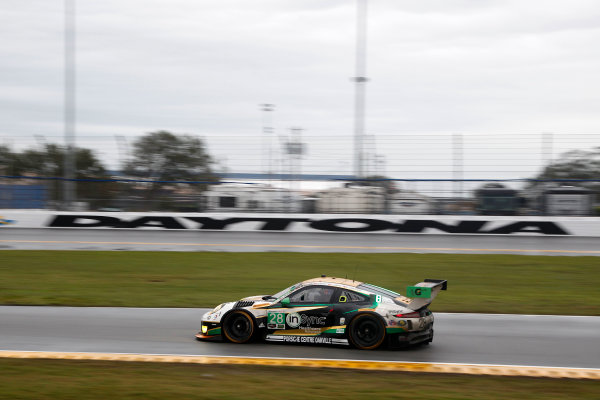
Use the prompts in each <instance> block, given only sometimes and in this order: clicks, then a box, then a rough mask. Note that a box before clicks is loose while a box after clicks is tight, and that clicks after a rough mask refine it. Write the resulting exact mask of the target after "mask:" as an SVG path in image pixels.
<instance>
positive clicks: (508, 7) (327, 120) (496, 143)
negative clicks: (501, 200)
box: [0, 0, 600, 178]
mask: <svg viewBox="0 0 600 400" xmlns="http://www.w3.org/2000/svg"><path fill="white" fill-rule="evenodd" d="M63 6H64V4H63V1H48V0H29V1H23V0H4V1H3V2H1V3H0V37H1V38H2V40H1V41H0V60H1V61H0V106H1V108H0V109H1V111H0V112H1V114H2V118H1V119H0V143H4V144H9V145H12V146H13V147H15V148H23V147H26V146H31V145H35V144H36V139H35V135H41V136H43V137H45V139H46V140H47V141H49V142H62V134H63V123H62V118H63V117H62V104H63V86H62V85H63V11H64V9H63ZM355 12H356V3H355V1H350V0H345V1H344V0H318V1H317V0H294V1H292V0H220V1H206V0H195V1H191V0H170V1H155V0H118V1H117V0H104V1H101V2H99V1H92V0H77V19H78V22H77V75H78V78H77V79H78V86H77V113H78V125H77V136H78V139H77V142H78V144H79V145H80V146H83V147H90V148H94V149H95V150H96V151H97V152H98V154H99V155H100V157H101V158H102V159H103V160H104V161H105V162H106V163H108V165H109V167H113V168H115V167H117V162H118V159H119V157H118V154H119V153H118V149H117V143H116V140H115V135H122V136H125V137H126V140H127V141H128V142H129V143H131V142H132V141H133V140H134V138H135V137H136V136H139V135H142V134H144V133H146V132H150V131H155V130H159V129H165V130H171V131H173V132H175V133H190V134H195V135H200V136H202V137H204V138H206V140H207V142H208V147H209V151H210V152H211V153H212V154H213V155H214V156H215V157H216V158H217V159H219V160H221V161H222V163H223V164H224V165H226V166H227V168H228V170H229V171H235V172H238V171H240V172H246V171H262V170H264V169H265V168H266V164H267V161H265V160H261V156H262V155H263V154H265V150H264V142H265V141H264V139H262V138H261V124H262V116H261V113H260V112H259V107H258V104H260V103H274V104H276V111H275V112H273V113H272V117H273V126H274V128H275V137H274V138H272V140H271V147H272V163H273V165H280V164H281V161H280V159H281V156H280V150H279V149H280V147H279V142H280V139H279V137H280V136H283V135H288V134H289V128H290V127H294V126H299V127H302V128H304V129H305V131H304V133H303V134H304V138H305V140H306V142H307V143H308V150H309V153H308V154H307V156H306V157H305V159H304V161H303V169H304V170H305V171H310V172H323V173H351V172H352V132H353V85H352V83H351V82H350V77H352V76H354V56H355V54H354V51H355V48H354V46H355ZM368 24H369V27H368V61H367V71H368V73H367V75H368V77H369V78H370V79H371V81H370V82H369V83H368V85H367V118H366V133H367V134H368V135H374V138H375V139H372V138H371V139H369V140H368V143H367V150H368V151H370V152H371V153H373V154H374V153H377V154H380V155H381V156H382V157H381V158H380V159H381V160H385V165H380V166H379V168H381V169H382V170H384V171H385V172H386V173H387V174H388V175H390V176H392V177H396V178H400V177H411V178H416V177H429V178H431V177H440V178H446V177H452V176H451V175H452V174H451V170H452V165H453V160H452V150H451V144H452V142H451V136H450V135H451V134H453V133H462V134H463V135H464V136H463V143H464V151H463V162H464V168H465V177H466V178H470V177H472V178H476V177H499V178H502V177H507V178H512V177H528V176H531V173H534V172H536V171H538V170H539V167H540V163H541V161H542V160H543V159H544V154H541V147H540V134H541V133H542V132H553V133H554V140H555V142H554V145H553V146H552V151H553V154H554V155H555V156H556V154H558V153H559V152H560V151H563V150H566V149H570V148H583V149H586V148H590V147H591V146H594V145H600V140H599V139H600V128H599V127H600V112H599V110H600V77H599V76H598V71H600V46H599V45H598V44H599V43H600V2H598V1H597V0H568V1H567V0H543V1H542V0H528V1H523V0H518V1H512V0H498V1H493V0H470V1H466V0H465V1H459V0H455V1H453V0H430V1H416V0H413V1H404V0H370V1H369V12H368ZM38 140H39V139H38ZM546 156H547V155H546ZM373 168H374V167H373ZM284 169H285V168H284Z"/></svg>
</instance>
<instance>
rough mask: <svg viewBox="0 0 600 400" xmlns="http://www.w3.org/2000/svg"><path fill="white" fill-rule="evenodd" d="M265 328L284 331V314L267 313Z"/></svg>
mask: <svg viewBox="0 0 600 400" xmlns="http://www.w3.org/2000/svg"><path fill="white" fill-rule="evenodd" d="M267 328H269V329H285V313H271V312H270V313H267Z"/></svg>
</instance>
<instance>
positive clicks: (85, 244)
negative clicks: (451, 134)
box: [0, 228, 600, 256]
mask: <svg viewBox="0 0 600 400" xmlns="http://www.w3.org/2000/svg"><path fill="white" fill-rule="evenodd" d="M0 249H20V250H120V251H137V250H152V251H236V252H243V251H256V252H259V251H298V252H329V253H330V252H353V253H364V252H371V253H372V252H382V253H390V252H412V253H476V254H495V253H497V254H530V255H572V256H578V255H591V256H600V238H599V237H567V236H533V235H532V236H508V235H443V234H442V235H429V234H373V233H371V234H360V233H292V232H286V233H272V232H207V231H202V232H201V231H164V230H160V231H155V230H143V231H142V230H128V229H110V230H108V229H107V230H93V229H65V228H63V229H59V228H55V229H52V228H47V229H27V228H9V229H4V230H2V231H0Z"/></svg>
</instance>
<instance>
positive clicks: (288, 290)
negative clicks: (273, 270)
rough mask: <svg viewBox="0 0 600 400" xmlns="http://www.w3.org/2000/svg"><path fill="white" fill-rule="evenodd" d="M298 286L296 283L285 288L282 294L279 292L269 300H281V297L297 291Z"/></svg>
mask: <svg viewBox="0 0 600 400" xmlns="http://www.w3.org/2000/svg"><path fill="white" fill-rule="evenodd" d="M297 286H298V284H297V283H296V284H295V285H292V286H290V287H288V288H285V289H283V290H282V291H280V292H277V293H275V294H272V295H270V296H269V298H271V299H279V298H281V297H283V296H285V295H287V294H289V293H290V292H291V291H292V290H294V289H296V287H297Z"/></svg>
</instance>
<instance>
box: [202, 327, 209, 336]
mask: <svg viewBox="0 0 600 400" xmlns="http://www.w3.org/2000/svg"><path fill="white" fill-rule="evenodd" d="M206 332H208V325H202V333H203V334H204V335H206Z"/></svg>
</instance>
